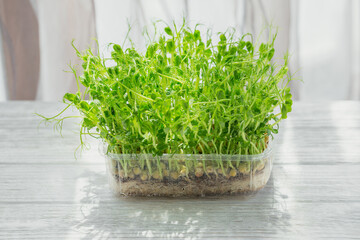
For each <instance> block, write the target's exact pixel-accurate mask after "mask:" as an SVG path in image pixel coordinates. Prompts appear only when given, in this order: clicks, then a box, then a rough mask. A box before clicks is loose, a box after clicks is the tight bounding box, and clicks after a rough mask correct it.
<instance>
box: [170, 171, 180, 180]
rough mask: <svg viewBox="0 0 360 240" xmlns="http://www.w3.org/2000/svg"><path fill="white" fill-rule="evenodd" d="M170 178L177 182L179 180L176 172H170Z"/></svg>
mask: <svg viewBox="0 0 360 240" xmlns="http://www.w3.org/2000/svg"><path fill="white" fill-rule="evenodd" d="M170 177H171V178H172V179H174V180H177V179H178V178H179V174H178V173H177V172H171V173H170Z"/></svg>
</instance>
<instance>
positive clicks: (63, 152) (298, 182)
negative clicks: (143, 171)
mask: <svg viewBox="0 0 360 240" xmlns="http://www.w3.org/2000/svg"><path fill="white" fill-rule="evenodd" d="M60 107H61V104H55V103H34V102H9V103H1V104H0V136H1V138H0V238H1V239H57V238H59V239H106V238H131V239H132V238H145V237H153V238H154V239H159V238H179V239H199V238H204V239H239V238H245V239H249V238H254V239H265V238H281V239H294V238H295V239H319V238H330V239H331V238H333V239H347V238H348V239H356V238H360V102H334V103H316V104H315V103H295V106H294V107H293V109H294V111H293V112H292V113H291V114H290V115H289V119H287V120H286V121H284V122H283V124H282V126H281V129H280V132H281V134H280V135H279V136H278V138H277V142H278V144H277V151H276V152H277V155H276V157H275V165H274V168H273V173H272V177H271V179H270V180H269V182H268V184H267V186H266V187H265V188H264V189H263V190H261V191H260V192H258V193H257V194H256V195H254V196H247V197H241V196H239V197H222V198H203V199H182V200H179V199H125V198H117V197H114V196H113V195H112V193H111V192H110V190H109V188H108V184H107V179H106V176H105V165H104V162H103V158H102V157H101V155H100V154H99V153H98V148H97V143H96V142H95V141H91V150H89V151H86V152H84V154H83V156H82V157H81V159H79V160H77V161H75V160H74V156H73V154H74V149H75V147H76V146H77V144H78V142H79V140H78V136H77V135H76V133H75V132H74V131H75V130H76V129H77V125H75V124H74V123H67V124H65V125H64V131H63V138H61V137H60V136H59V134H58V133H56V132H54V131H53V128H52V127H50V126H44V125H40V127H39V128H37V127H38V123H39V118H38V117H36V116H34V115H33V113H34V112H40V113H44V114H46V115H51V114H54V113H56V111H57V110H59V109H60Z"/></svg>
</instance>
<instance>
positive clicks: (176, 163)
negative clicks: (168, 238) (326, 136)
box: [105, 146, 273, 197]
mask: <svg viewBox="0 0 360 240" xmlns="http://www.w3.org/2000/svg"><path fill="white" fill-rule="evenodd" d="M105 159H106V166H107V174H108V178H109V184H110V187H111V188H112V190H113V191H114V192H115V193H116V194H118V195H126V196H165V197H180V196H209V195H228V194H239V193H251V192H255V191H257V190H259V189H261V188H263V187H264V186H265V185H266V183H267V181H268V180H269V177H270V174H271V170H272V163H273V151H272V148H271V146H268V148H267V149H266V150H265V151H264V152H263V153H261V154H257V155H208V154H197V155H191V154H189V155H187V154H174V155H169V154H164V155H163V156H161V157H154V156H152V155H150V154H111V153H108V154H105Z"/></svg>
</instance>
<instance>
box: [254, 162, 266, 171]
mask: <svg viewBox="0 0 360 240" xmlns="http://www.w3.org/2000/svg"><path fill="white" fill-rule="evenodd" d="M264 167H265V162H260V163H259V164H258V165H257V166H256V170H258V171H261V170H263V169H264Z"/></svg>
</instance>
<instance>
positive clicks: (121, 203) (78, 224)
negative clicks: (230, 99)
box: [72, 172, 290, 239]
mask: <svg viewBox="0 0 360 240" xmlns="http://www.w3.org/2000/svg"><path fill="white" fill-rule="evenodd" d="M85 175H87V177H88V179H89V181H88V183H87V184H84V185H83V186H82V187H81V189H78V191H81V192H82V197H81V198H80V199H79V200H80V203H81V204H80V207H79V209H78V212H77V215H76V216H75V217H74V218H72V219H75V222H73V223H72V226H74V227H73V230H74V231H76V232H77V233H82V234H83V235H84V236H85V237H86V238H107V237H124V236H128V237H144V238H145V237H154V238H159V237H165V238H185V237H186V238H188V239H196V238H198V237H205V236H212V237H221V236H229V237H237V236H247V235H244V234H247V233H251V235H252V236H255V237H256V236H258V237H261V236H263V234H267V235H269V234H270V235H271V234H276V233H281V232H284V231H285V229H287V226H288V225H289V219H290V215H289V213H288V211H287V206H286V203H285V198H286V197H284V196H283V195H282V194H281V193H279V192H278V190H277V189H276V186H274V177H276V176H272V177H271V178H270V180H269V182H268V184H267V185H266V187H265V188H264V189H262V190H260V191H259V192H258V193H257V194H254V195H250V196H226V197H210V198H198V199H164V198H124V197H116V196H114V195H113V194H112V193H111V192H110V190H109V187H108V184H107V182H106V180H105V176H104V175H102V174H94V172H88V173H86V174H85ZM84 177H86V176H84Z"/></svg>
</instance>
